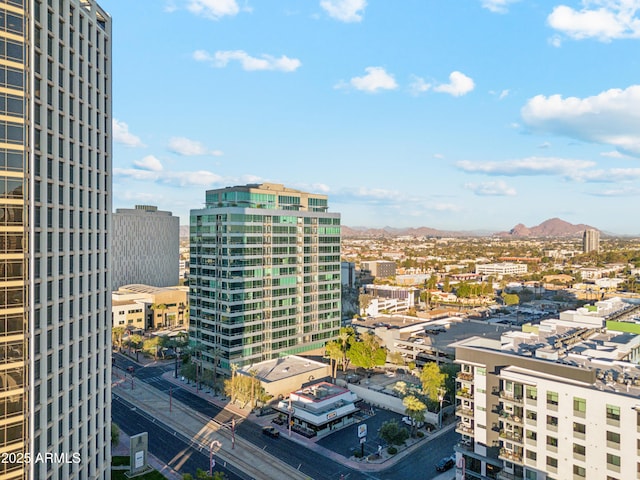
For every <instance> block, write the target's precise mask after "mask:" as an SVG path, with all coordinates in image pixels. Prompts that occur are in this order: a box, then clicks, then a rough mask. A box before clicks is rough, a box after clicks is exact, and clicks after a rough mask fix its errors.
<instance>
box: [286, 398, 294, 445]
mask: <svg viewBox="0 0 640 480" xmlns="http://www.w3.org/2000/svg"><path fill="white" fill-rule="evenodd" d="M294 411H295V409H294V408H293V406H292V405H291V397H289V407H288V408H287V412H289V436H291V426H292V425H293V418H292V417H293V412H294Z"/></svg>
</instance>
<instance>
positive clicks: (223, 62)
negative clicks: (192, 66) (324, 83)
mask: <svg viewBox="0 0 640 480" xmlns="http://www.w3.org/2000/svg"><path fill="white" fill-rule="evenodd" d="M193 59H194V60H196V61H198V62H207V63H211V65H213V66H214V67H218V68H222V67H226V66H227V65H228V63H229V62H230V61H237V62H239V63H240V65H242V68H243V70H247V71H257V70H275V71H281V72H294V71H296V70H297V69H298V68H299V67H300V66H301V65H302V62H301V61H300V60H298V59H297V58H289V57H287V56H285V55H282V56H281V57H280V58H276V57H273V56H271V55H266V54H263V55H260V57H252V56H251V55H249V54H248V53H247V52H245V51H243V50H226V51H222V50H221V51H217V52H215V53H214V54H213V55H211V54H210V53H209V52H207V51H206V50H196V51H195V52H193Z"/></svg>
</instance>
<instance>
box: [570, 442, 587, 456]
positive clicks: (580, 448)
mask: <svg viewBox="0 0 640 480" xmlns="http://www.w3.org/2000/svg"><path fill="white" fill-rule="evenodd" d="M573 453H575V454H577V455H582V456H584V455H585V453H586V448H585V447H584V445H580V444H579V443H574V444H573Z"/></svg>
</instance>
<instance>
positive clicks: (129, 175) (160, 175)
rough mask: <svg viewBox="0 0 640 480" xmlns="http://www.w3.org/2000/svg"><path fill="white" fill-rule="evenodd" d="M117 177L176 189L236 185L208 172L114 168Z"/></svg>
mask: <svg viewBox="0 0 640 480" xmlns="http://www.w3.org/2000/svg"><path fill="white" fill-rule="evenodd" d="M113 173H114V175H115V176H116V177H119V178H123V179H131V180H136V181H141V182H152V183H160V184H163V185H169V186H174V187H189V186H199V187H202V186H204V187H211V186H215V185H222V184H225V183H234V181H233V180H229V181H228V182H226V180H225V179H224V178H223V177H221V176H220V175H218V174H215V173H213V172H210V171H207V170H199V171H193V172H177V171H165V170H143V169H140V168H114V170H113Z"/></svg>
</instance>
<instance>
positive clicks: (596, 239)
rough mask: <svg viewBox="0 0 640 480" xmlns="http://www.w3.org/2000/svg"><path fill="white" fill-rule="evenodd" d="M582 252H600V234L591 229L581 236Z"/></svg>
mask: <svg viewBox="0 0 640 480" xmlns="http://www.w3.org/2000/svg"><path fill="white" fill-rule="evenodd" d="M582 251H583V252H584V253H589V252H599V251H600V232H599V231H598V230H595V229H593V228H590V229H588V230H585V231H584V233H583V234H582Z"/></svg>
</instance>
